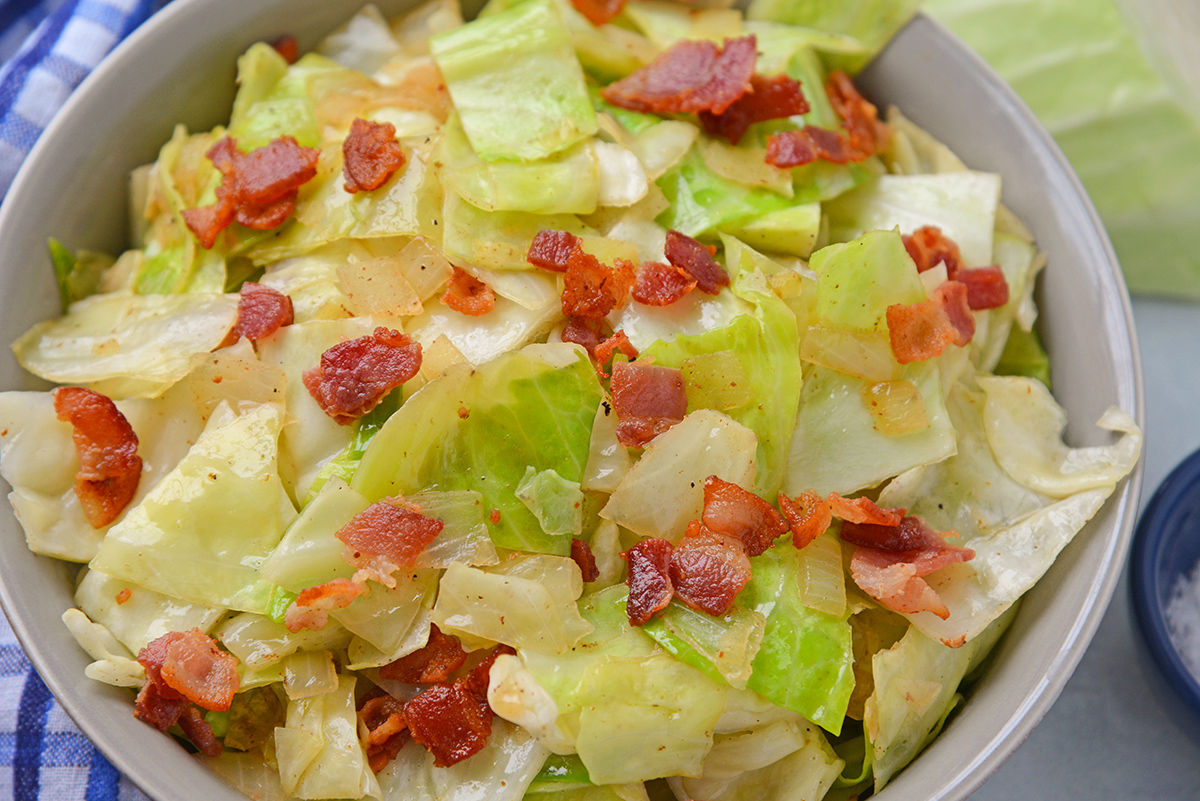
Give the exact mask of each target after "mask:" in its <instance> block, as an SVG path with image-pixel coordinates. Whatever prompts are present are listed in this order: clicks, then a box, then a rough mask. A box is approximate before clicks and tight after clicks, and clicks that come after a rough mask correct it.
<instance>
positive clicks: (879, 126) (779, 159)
mask: <svg viewBox="0 0 1200 801" xmlns="http://www.w3.org/2000/svg"><path fill="white" fill-rule="evenodd" d="M825 94H826V96H828V98H829V102H830V103H831V104H832V105H833V109H834V111H836V112H837V114H838V117H840V118H841V121H842V127H841V130H840V131H830V130H827V129H825V128H818V127H816V126H815V125H806V126H804V127H803V128H801V129H799V130H790V131H782V132H780V133H777V134H773V135H772V136H770V137H768V138H767V163H768V164H773V165H775V166H776V167H784V168H787V167H799V166H801V165H803V164H809V163H811V162H813V161H816V160H817V159H823V160H825V161H829V162H832V163H834V164H848V163H850V162H852V161H865V160H866V159H868V158H870V157H871V156H873V155H875V153H877V152H878V151H879V150H880V149H881V148H882V147H883V146H884V145H885V144H886V143H887V140H888V137H889V136H891V131H890V129H889V128H888V127H887V126H886V125H884V124H883V123H881V122H880V121H879V119H878V113H877V111H876V109H875V106H873V105H872V104H871V103H870V102H868V101H867V100H866V99H865V98H864V97H863V96H862V95H860V94H859V93H858V90H857V89H856V88H855V87H854V82H853V81H851V80H850V76H848V75H846V73H844V72H842V71H841V70H835V71H834V72H832V73H830V75H829V79H828V80H827V81H826V83H825Z"/></svg>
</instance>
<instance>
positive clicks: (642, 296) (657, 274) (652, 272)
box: [633, 261, 696, 306]
mask: <svg viewBox="0 0 1200 801" xmlns="http://www.w3.org/2000/svg"><path fill="white" fill-rule="evenodd" d="M695 288H696V279H695V278H693V277H692V275H691V274H690V273H689V272H688V271H687V270H684V269H683V268H681V267H676V266H675V265H673V264H663V263H661V262H657V261H648V262H644V263H643V264H642V265H641V266H640V267H638V271H637V279H636V280H635V281H634V283H633V299H634V300H636V301H637V302H638V303H644V304H645V305H647V306H670V305H671V304H672V303H674V302H675V301H677V300H679V299H680V298H682V297H683V296H684V295H686V294H687V293H689V292H691V291H692V290H693V289H695Z"/></svg>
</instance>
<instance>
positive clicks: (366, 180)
mask: <svg viewBox="0 0 1200 801" xmlns="http://www.w3.org/2000/svg"><path fill="white" fill-rule="evenodd" d="M403 166H404V151H403V150H401V149H400V143H399V142H397V141H396V126H395V125H392V124H391V123H390V122H371V121H370V120H364V119H362V118H361V117H355V118H354V122H352V123H350V134H349V135H348V136H347V137H346V139H345V140H344V141H343V142H342V177H344V178H345V179H346V183H345V185H344V186H345V189H346V191H347V192H349V193H351V194H353V193H355V192H370V191H373V190H375V189H378V188H379V187H381V186H383V185H384V184H386V183H387V182H388V179H389V178H391V177H392V175H394V174H395V172H396V170H398V169H400V168H401V167H403Z"/></svg>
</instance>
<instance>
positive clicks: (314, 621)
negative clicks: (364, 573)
mask: <svg viewBox="0 0 1200 801" xmlns="http://www.w3.org/2000/svg"><path fill="white" fill-rule="evenodd" d="M365 591H366V588H365V587H364V586H363V585H362V584H359V583H358V582H355V581H351V580H350V579H345V578H335V579H333V580H331V581H327V582H325V583H324V584H318V585H317V586H315V587H308V588H307V589H304V590H301V591H300V594H299V595H297V596H296V600H295V601H293V602H292V605H291V606H289V607H288V609H287V612H285V613H284V616H283V624H284V625H285V626H287V630H288V631H290V632H292V633H293V634H294V633H295V632H298V631H300V629H310V630H312V631H320V630H321V629H323V628H325V626H326V625H327V624H328V623H329V612H330V611H332V610H334V609H345V608H346V607H347V606H349V605H350V604H352V603H354V599H355V598H357V597H358V596H360V595H362V594H363V593H364V592H365Z"/></svg>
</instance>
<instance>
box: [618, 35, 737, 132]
mask: <svg viewBox="0 0 1200 801" xmlns="http://www.w3.org/2000/svg"><path fill="white" fill-rule="evenodd" d="M757 58H758V43H757V40H756V39H755V38H754V37H753V36H743V37H740V38H737V39H726V40H725V43H724V46H723V47H720V48H718V47H717V45H716V43H715V42H711V41H707V40H695V39H683V40H680V41H678V42H676V43H675V44H673V45H671V46H670V47H669V48H667V49H666V50H664V51H663V52H662V53H660V54H659V56H658V57H657V58H656V59H654V61H652V62H651V63H650V64H648V65H646V66H645V67H642V68H641V69H639V70H637V71H636V72H634V73H632V74H631V75H629V76H628V77H625V78H622V79H621V80H619V81H617V82H616V83H613V84H610V85H609V86H607V87H605V88H604V89H602V90H601V92H600V94H601V96H602V97H603V98H604V99H605V100H607V101H608V102H609V103H612V104H613V105H614V106H620V107H621V108H627V109H631V110H633V111H642V112H651V113H657V114H678V113H694V112H698V111H710V112H712V113H714V114H721V113H723V112H724V111H725V110H726V109H728V108H729V107H730V106H731V105H733V103H734V102H735V101H736V100H737V99H738V98H740V97H741V96H742V95H743V94H745V93H746V92H747V91H749V90H750V87H751V78H752V77H753V76H754V62H755V60H756V59H757Z"/></svg>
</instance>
